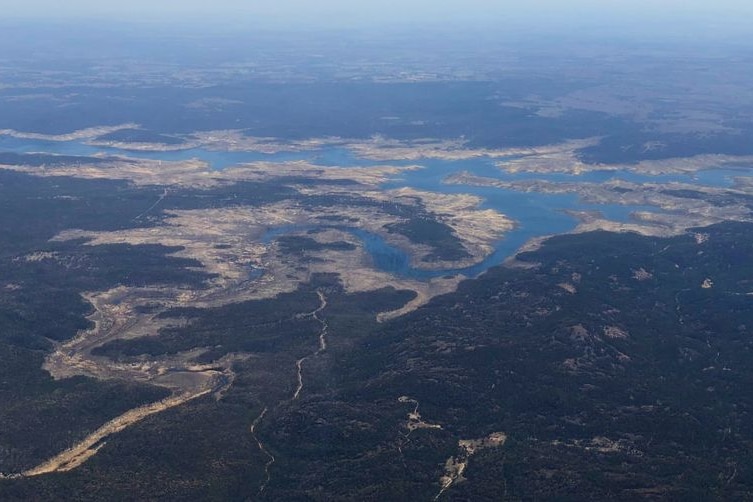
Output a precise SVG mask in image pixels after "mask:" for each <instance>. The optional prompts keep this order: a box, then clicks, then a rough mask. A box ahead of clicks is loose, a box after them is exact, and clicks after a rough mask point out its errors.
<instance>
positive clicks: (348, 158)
mask: <svg viewBox="0 0 753 502" xmlns="http://www.w3.org/2000/svg"><path fill="white" fill-rule="evenodd" d="M0 151H10V152H15V153H51V154H60V155H72V156H125V157H134V158H148V159H156V160H163V161H181V160H189V159H199V160H202V161H204V162H207V163H208V164H209V165H210V166H211V167H212V168H213V169H225V168H227V167H231V166H235V165H239V164H243V163H248V162H256V161H272V162H286V161H296V160H305V161H308V162H312V163H315V164H318V165H323V166H348V167H354V166H356V167H364V168H368V167H369V166H373V165H378V164H385V162H375V161H372V160H368V159H361V158H358V157H356V156H354V155H353V153H352V152H351V151H350V150H348V149H346V148H340V147H327V148H324V149H319V150H310V151H304V152H295V151H284V152H278V153H274V154H265V153H259V152H225V151H214V150H207V149H203V148H191V149H185V150H175V151H167V152H143V151H133V150H123V149H118V148H110V147H95V146H90V145H86V144H84V143H81V142H79V141H62V142H58V141H39V140H25V139H18V138H12V137H9V136H0ZM497 160H499V159H497ZM495 162H496V161H495V159H490V158H486V157H479V158H474V159H469V160H462V161H447V160H437V159H422V160H421V161H419V162H415V161H410V162H406V161H399V162H394V161H390V162H388V164H390V165H413V164H419V165H421V166H423V168H422V169H418V170H412V171H405V172H403V173H402V174H401V175H399V177H397V178H395V179H392V180H390V181H389V182H387V183H385V184H384V185H383V188H385V189H389V188H401V187H411V188H415V189H418V190H426V191H432V192H440V193H465V194H467V193H470V194H474V195H477V196H479V197H481V198H482V199H483V201H484V202H483V203H482V208H490V209H495V210H497V211H499V212H501V213H503V214H505V215H507V216H508V217H510V218H512V219H513V220H515V221H516V222H517V224H518V226H517V227H516V228H515V229H514V230H513V231H511V232H509V233H507V234H506V235H505V237H504V238H503V239H502V240H500V241H499V242H497V243H496V245H495V251H494V253H492V254H491V255H490V256H488V257H487V258H486V259H485V260H484V261H483V262H481V263H479V264H477V265H474V266H472V267H468V268H463V269H452V270H432V271H429V270H422V269H418V268H415V267H413V266H411V262H410V257H409V256H408V255H407V254H406V253H405V252H403V251H402V250H400V249H397V248H395V247H394V246H391V245H390V244H388V243H387V242H386V241H385V240H384V239H383V238H382V237H380V236H378V235H375V234H373V233H369V232H366V231H364V230H361V229H353V228H349V229H346V230H348V231H349V232H351V233H352V234H353V235H355V236H356V237H358V238H359V239H360V240H361V241H362V242H363V245H364V248H365V249H366V251H367V252H368V253H369V255H370V256H371V257H372V260H373V262H374V265H375V266H376V267H377V268H378V269H380V270H385V271H388V272H390V273H393V274H396V275H399V276H402V277H411V278H418V279H427V278H431V277H438V276H444V275H454V274H462V275H465V276H469V277H472V276H476V275H478V274H480V273H482V272H484V271H485V270H487V269H488V268H489V267H491V266H494V265H497V264H499V263H501V262H502V261H503V260H504V259H505V258H507V257H509V256H511V255H513V254H514V253H515V252H516V251H517V250H518V249H519V248H520V247H521V246H522V245H523V244H524V243H525V242H527V241H528V240H529V239H531V238H533V237H539V236H542V235H551V234H558V233H564V232H568V231H570V230H572V229H573V228H575V226H576V224H577V221H576V220H575V218H573V217H572V216H570V215H568V214H566V212H565V211H566V210H579V211H598V212H600V213H602V214H603V215H604V216H605V217H607V218H608V219H610V220H613V221H619V222H627V221H629V220H630V215H631V214H632V213H633V212H635V211H655V210H656V208H654V207H651V206H635V205H632V206H631V205H622V204H586V203H583V202H582V201H580V200H579V199H578V197H577V195H575V194H547V193H537V192H530V193H528V192H520V191H515V190H509V189H501V188H496V187H484V186H469V185H450V184H445V183H444V179H445V178H446V177H447V176H449V175H451V174H455V173H458V172H461V171H467V172H469V173H471V174H473V175H476V176H483V177H489V178H494V179H497V180H501V181H525V180H542V181H549V182H555V183H556V182H559V183H562V182H581V183H582V182H591V183H604V182H606V181H609V180H624V181H629V182H632V183H691V184H699V185H706V186H714V187H721V188H725V187H729V186H731V185H732V183H733V177H737V176H747V175H749V174H750V173H751V172H753V171H751V170H750V169H749V168H745V167H740V168H724V169H720V168H716V169H713V168H712V169H706V170H703V171H699V172H696V173H692V174H689V175H683V174H673V175H659V176H647V175H642V174H636V173H632V172H625V171H593V172H588V173H584V174H580V175H570V174H547V175H542V174H531V173H514V174H510V173H506V172H503V171H502V170H500V169H499V168H498V167H497V166H496V165H495ZM294 230H301V229H300V228H297V227H279V228H275V229H271V230H270V231H269V232H267V234H266V235H265V236H264V240H265V242H270V241H271V240H273V239H274V238H275V237H277V236H279V235H283V234H285V233H289V232H291V231H294Z"/></svg>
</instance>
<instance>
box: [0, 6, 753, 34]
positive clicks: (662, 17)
mask: <svg viewBox="0 0 753 502" xmlns="http://www.w3.org/2000/svg"><path fill="white" fill-rule="evenodd" d="M2 5H3V17H4V18H6V19H7V18H16V17H24V18H29V17H32V18H48V19H49V18H85V17H87V18H88V17H96V18H110V19H120V20H126V19H127V20H131V19H136V20H145V21H154V20H163V19H165V18H166V17H170V18H173V19H180V18H193V19H196V18H199V19H202V18H205V19H212V20H223V19H227V20H231V21H234V22H252V23H255V24H256V23H261V24H270V25H283V26H284V25H291V26H292V25H295V26H300V25H303V26H306V25H309V26H312V27H313V26H321V25H328V26H334V27H348V26H363V25H369V24H372V25H375V24H387V23H398V24H422V23H428V24H437V23H442V24H453V23H467V22H482V23H484V24H494V23H495V22H499V23H505V22H511V21H512V22H525V23H530V24H532V25H535V24H536V23H544V24H546V23H553V22H554V23H557V22H571V21H576V22H581V23H583V22H586V23H588V22H607V23H618V24H619V23H630V22H646V23H651V24H654V25H657V24H658V25H661V24H667V25H669V24H672V23H677V22H687V21H688V20H691V19H692V20H697V21H699V22H705V23H709V24H713V23H722V22H727V21H729V20H737V21H738V22H750V21H746V19H753V1H751V0H514V1H510V0H128V1H123V2H114V1H109V0H65V1H62V0H2ZM750 24H751V25H753V23H750ZM751 31H753V30H751Z"/></svg>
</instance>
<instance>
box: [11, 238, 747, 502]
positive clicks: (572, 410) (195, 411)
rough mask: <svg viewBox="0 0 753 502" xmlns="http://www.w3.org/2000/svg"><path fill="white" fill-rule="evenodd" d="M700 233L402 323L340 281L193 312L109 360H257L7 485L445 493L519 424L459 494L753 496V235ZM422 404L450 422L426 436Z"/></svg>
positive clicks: (287, 495) (562, 247) (574, 258)
mask: <svg viewBox="0 0 753 502" xmlns="http://www.w3.org/2000/svg"><path fill="white" fill-rule="evenodd" d="M702 231H703V232H705V233H707V234H708V235H709V238H708V241H706V242H704V243H702V244H698V243H697V242H696V240H695V239H694V238H693V237H692V236H690V235H688V236H682V237H676V238H671V239H658V238H647V237H640V236H637V235H632V234H610V233H603V232H597V233H591V234H583V235H577V236H563V237H557V238H553V239H551V240H549V241H547V243H546V244H545V245H544V247H543V248H542V249H541V250H539V251H536V252H533V253H527V254H525V255H523V256H522V257H521V259H523V260H524V261H527V262H529V263H537V264H538V266H537V267H536V268H534V269H509V268H496V269H492V270H490V271H489V272H488V273H487V274H485V275H484V276H482V277H480V278H478V279H476V280H469V281H466V282H464V283H463V284H462V285H461V287H460V289H459V290H458V291H457V292H456V293H453V294H449V295H445V296H442V297H439V298H436V299H435V300H434V301H432V302H431V303H430V304H429V305H427V306H425V307H423V308H421V309H419V310H418V311H416V312H414V313H412V314H409V315H407V316H404V317H402V318H399V319H397V320H394V321H391V322H389V323H385V324H378V323H376V322H374V315H375V314H376V313H377V312H379V311H384V310H389V309H392V308H396V307H397V306H399V305H401V304H402V303H403V302H405V301H406V300H408V299H409V298H410V296H409V295H408V294H407V293H405V292H398V291H393V290H388V289H386V290H382V291H378V292H374V293H370V294H360V295H347V294H344V293H343V291H342V289H341V288H340V286H339V285H338V283H337V280H336V278H335V277H331V276H319V277H316V278H315V279H314V281H313V282H312V283H311V284H309V285H307V286H305V287H302V288H301V289H300V290H299V291H297V292H296V293H292V294H289V295H284V296H282V297H280V298H279V299H278V300H277V301H274V300H273V301H264V302H247V303H243V304H238V305H231V306H228V307H223V308H221V309H212V310H208V311H201V310H195V309H194V310H187V311H186V310H176V311H173V312H171V313H170V314H169V315H175V316H180V317H189V318H192V319H193V320H194V322H193V324H190V325H188V326H186V327H184V328H180V329H179V330H167V331H165V332H163V333H162V334H161V335H160V336H159V337H158V338H157V339H156V340H157V341H158V343H159V345H149V344H143V345H139V342H138V341H134V342H131V343H129V344H123V345H116V344H111V345H110V346H109V347H108V352H107V353H109V354H112V355H115V354H117V355H118V357H123V358H128V357H131V356H132V355H137V354H140V353H161V352H164V351H170V350H181V348H182V347H183V345H182V344H183V343H184V340H190V343H188V345H194V346H195V345H197V344H198V345H203V346H208V347H214V348H215V350H216V351H217V352H215V353H214V354H213V356H212V357H218V356H220V355H221V354H222V353H224V352H225V351H227V350H237V348H239V347H242V348H244V349H245V350H251V351H253V353H254V354H255V357H253V358H252V359H249V360H248V361H246V362H244V363H239V364H238V365H237V367H236V370H237V372H238V378H237V380H236V382H235V383H234V385H233V387H232V388H231V389H230V390H229V392H228V393H227V395H226V396H225V397H224V398H223V399H222V400H220V401H215V400H214V399H212V398H206V399H201V400H199V401H196V402H192V403H189V404H187V405H185V406H183V407H181V408H178V409H175V410H171V411H169V412H167V413H165V414H162V415H157V416H154V417H151V418H149V419H148V420H146V421H144V422H143V423H140V424H138V425H136V426H135V427H133V428H131V429H128V430H126V431H125V432H123V433H121V434H119V435H117V436H115V437H113V438H111V440H110V441H109V442H108V444H107V445H106V446H105V447H104V448H103V449H102V451H101V452H100V454H98V455H97V456H96V457H94V458H93V459H92V460H91V461H90V462H88V463H87V464H85V465H84V466H82V467H81V468H79V469H78V470H76V471H74V472H71V473H69V474H60V475H50V476H45V477H40V478H35V479H30V480H18V481H5V482H3V483H2V484H0V489H2V490H3V493H4V495H5V498H7V499H11V500H12V499H19V498H24V497H29V496H33V497H38V498H44V499H48V500H55V499H59V498H60V496H59V494H60V493H61V491H60V490H61V488H64V489H65V492H64V493H65V494H66V496H67V497H74V498H76V499H80V500H87V499H91V500H96V499H98V498H101V497H103V496H107V497H109V498H113V497H114V498H134V497H135V498H142V499H143V498H147V499H148V498H159V497H167V498H170V499H181V500H183V499H188V498H207V499H215V500H219V499H249V498H250V499H252V500H256V499H268V500H281V499H288V500H353V499H364V500H395V499H408V498H413V499H417V500H429V499H431V498H432V497H433V496H434V495H436V493H438V491H439V485H438V480H439V477H440V476H441V474H442V472H443V466H444V462H445V460H446V459H447V458H449V457H451V456H454V455H456V454H457V441H458V440H459V439H475V438H481V437H485V436H486V435H488V434H490V433H492V432H496V431H500V432H505V433H507V434H508V435H509V439H508V442H507V444H506V445H505V446H503V447H501V448H498V449H489V450H484V451H482V452H480V453H478V454H477V455H475V456H474V457H472V458H471V460H470V463H469V465H468V470H467V472H466V478H467V481H465V482H462V483H459V484H457V485H455V486H453V487H452V488H450V489H449V490H448V491H447V492H446V493H445V494H444V495H443V498H444V499H447V500H479V499H500V498H502V499H509V500H530V499H557V500H615V499H619V500H635V499H636V498H649V499H652V498H653V499H663V500H666V499H674V500H732V499H738V500H743V499H747V498H750V497H751V496H752V495H753V457H751V455H750V453H749V452H750V451H751V448H752V447H753V426H751V424H753V420H752V418H753V417H751V410H752V408H751V407H752V406H753V397H751V396H752V395H751V394H750V392H749V389H750V386H751V385H753V365H751V363H750V361H751V358H752V357H753V339H752V338H751V331H750V330H751V327H752V326H753V308H751V307H753V305H751V303H752V302H753V297H751V296H750V295H749V294H748V293H750V292H751V291H753V244H751V242H753V239H752V238H751V237H753V226H751V225H744V224H722V225H717V226H714V227H710V228H707V229H703V230H702ZM707 279H710V282H707V281H706V280H707ZM704 283H705V284H706V285H707V286H711V287H708V288H704V287H702V285H703V284H704ZM564 284H567V285H569V286H568V288H569V287H570V286H571V287H573V288H575V291H576V292H575V293H571V292H569V291H567V290H566V289H565V288H563V287H562V285H564ZM317 291H318V292H321V293H323V294H324V295H325V296H326V297H327V300H328V304H327V308H326V309H325V310H324V311H323V312H321V313H320V316H321V318H322V319H324V320H325V321H326V323H327V324H328V327H329V335H328V342H329V344H328V349H327V351H326V352H324V353H322V354H319V355H316V356H311V357H310V358H309V359H308V360H307V361H306V365H305V366H304V376H305V382H306V385H305V388H304V390H303V392H302V394H301V397H300V399H298V400H296V401H292V400H291V396H292V393H293V390H294V388H295V382H296V380H295V364H294V363H295V360H296V359H297V358H299V357H303V356H305V355H310V354H313V353H314V351H315V350H316V348H317V343H318V340H317V336H318V332H319V327H317V325H316V323H312V322H309V321H311V319H308V320H307V319H305V317H306V316H305V314H306V313H307V312H311V310H313V308H316V305H317V303H318V302H317V295H316V294H315V293H316V292H317ZM301 314H304V315H301ZM275 324H276V325H277V327H278V328H279V329H278V330H277V331H275V330H273V329H269V326H272V325H275ZM286 333H289V335H290V336H286ZM231 348H232V349H231ZM403 395H405V396H410V397H411V398H413V399H415V400H417V401H418V402H419V403H420V408H419V411H420V413H421V415H422V418H423V419H424V420H425V421H426V422H429V423H433V424H440V425H442V427H443V430H435V429H427V430H417V431H414V432H413V433H411V434H410V435H408V431H407V429H406V428H405V423H406V419H407V414H408V412H409V411H412V409H413V405H412V404H410V403H400V402H398V397H400V396H403ZM264 408H267V409H268V412H267V414H266V415H265V417H264V419H263V420H262V421H261V422H260V423H259V424H258V426H257V428H256V434H257V437H258V438H259V439H260V440H261V441H262V442H263V443H264V444H265V446H266V448H267V449H268V450H269V451H270V452H272V454H274V456H275V458H276V462H275V463H274V464H272V466H271V467H270V473H271V482H270V483H269V485H268V486H267V488H266V490H265V491H264V493H263V494H261V495H260V494H259V493H258V487H259V486H260V484H261V483H262V482H263V480H264V479H265V475H264V471H263V466H264V464H265V463H266V462H267V460H268V457H267V456H266V455H264V453H263V452H261V451H260V450H259V448H258V446H257V445H256V443H255V441H254V440H253V438H252V437H251V435H250V431H249V426H250V424H251V423H252V422H253V421H254V419H256V417H257V416H258V415H259V414H260V413H261V410H262V409H264Z"/></svg>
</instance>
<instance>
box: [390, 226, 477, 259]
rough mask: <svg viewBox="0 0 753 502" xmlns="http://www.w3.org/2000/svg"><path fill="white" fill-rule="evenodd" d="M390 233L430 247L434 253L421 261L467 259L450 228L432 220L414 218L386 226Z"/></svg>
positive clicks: (466, 252) (466, 253)
mask: <svg viewBox="0 0 753 502" xmlns="http://www.w3.org/2000/svg"><path fill="white" fill-rule="evenodd" d="M387 229H388V230H389V231H390V232H394V233H398V234H402V235H404V236H406V237H407V238H408V239H410V240H411V241H413V242H415V243H417V244H425V245H427V246H431V247H432V248H434V249H435V251H433V252H431V253H429V254H428V255H426V256H424V257H423V261H436V260H462V259H463V258H469V257H470V254H468V251H466V250H465V248H464V247H463V245H462V244H461V243H460V240H459V239H458V238H457V237H456V236H455V233H454V232H453V230H452V228H450V227H449V226H447V225H445V224H444V223H441V222H439V221H436V220H434V219H424V218H414V219H412V220H410V221H409V222H406V223H395V224H392V225H388V226H387Z"/></svg>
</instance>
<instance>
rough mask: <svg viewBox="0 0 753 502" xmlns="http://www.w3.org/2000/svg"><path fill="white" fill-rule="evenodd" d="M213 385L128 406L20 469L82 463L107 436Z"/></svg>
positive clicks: (45, 470) (61, 468) (42, 470)
mask: <svg viewBox="0 0 753 502" xmlns="http://www.w3.org/2000/svg"><path fill="white" fill-rule="evenodd" d="M210 392H212V390H211V389H207V390H205V391H202V392H199V393H185V394H179V395H175V396H170V397H168V398H166V399H163V400H162V401H158V402H156V403H151V404H147V405H144V406H140V407H138V408H134V409H132V410H128V411H127V412H125V413H123V414H122V415H120V416H119V417H117V418H114V419H112V420H110V421H109V422H107V423H106V424H104V425H103V426H102V427H100V428H99V429H97V430H96V431H94V432H92V433H91V434H89V435H88V436H87V437H86V438H85V439H84V440H83V441H81V442H79V443H78V444H76V445H74V446H72V447H71V448H69V449H67V450H65V451H64V452H62V453H60V454H58V455H56V456H54V457H53V458H51V459H49V460H48V461H46V462H44V463H42V464H40V465H38V466H36V467H34V468H32V469H29V470H28V471H24V472H23V473H21V476H23V477H33V476H39V475H42V474H49V473H52V472H66V471H70V470H72V469H75V468H76V467H78V466H80V465H81V464H83V463H84V462H86V461H87V460H89V459H90V458H91V457H93V456H94V455H95V454H96V453H97V452H98V451H99V449H100V448H102V447H103V446H104V445H105V442H104V441H103V440H104V439H105V438H107V437H108V436H110V435H112V434H115V433H117V432H120V431H122V430H123V429H125V428H127V427H130V426H131V425H133V424H135V423H136V422H140V421H141V420H143V419H145V418H146V417H148V416H150V415H154V414H155V413H161V412H163V411H165V410H168V409H170V408H174V407H175V406H179V405H181V404H183V403H186V402H188V401H191V400H192V399H196V398H197V397H200V396H203V395H205V394H209V393H210Z"/></svg>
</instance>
